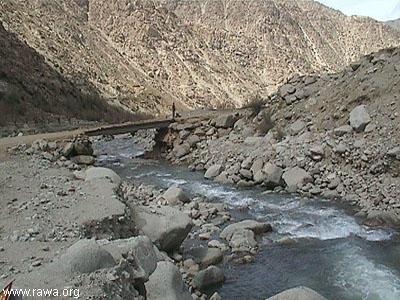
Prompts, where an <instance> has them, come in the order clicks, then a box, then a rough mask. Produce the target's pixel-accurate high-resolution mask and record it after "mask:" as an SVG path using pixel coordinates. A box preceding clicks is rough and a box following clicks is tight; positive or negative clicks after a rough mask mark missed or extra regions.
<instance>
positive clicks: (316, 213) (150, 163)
mask: <svg viewBox="0 0 400 300" xmlns="http://www.w3.org/2000/svg"><path fill="white" fill-rule="evenodd" d="M95 147H96V148H97V150H98V151H99V152H100V153H106V154H105V155H101V156H100V157H99V159H98V163H99V164H100V165H103V166H106V167H110V168H112V169H114V170H115V171H116V172H117V173H118V174H120V175H121V176H122V177H123V178H124V179H128V180H129V179H131V180H136V181H139V182H143V183H146V184H151V185H153V186H155V187H159V188H168V187H170V186H171V185H177V186H180V187H182V188H183V189H184V190H185V191H186V192H187V193H188V194H189V195H192V196H193V195H196V194H200V195H204V196H207V197H208V198H209V199H210V200H211V201H216V202H223V203H227V204H228V205H229V206H230V208H231V210H232V214H233V215H234V216H235V218H236V221H239V220H240V219H248V218H252V219H255V220H258V221H262V222H267V223H270V224H271V225H272V227H273V229H274V232H273V233H270V234H266V235H264V236H262V237H261V240H259V250H260V251H259V254H257V256H256V260H255V262H254V263H251V264H247V265H235V264H232V263H225V264H223V265H222V266H221V267H222V268H223V269H224V270H225V274H226V276H227V280H226V282H225V283H224V284H223V285H222V286H221V287H220V288H219V289H218V290H217V291H218V292H219V294H220V295H221V296H222V297H223V299H266V298H268V297H270V296H272V295H274V294H276V293H278V292H280V291H282V290H285V289H288V288H291V287H295V286H299V285H305V286H308V287H310V288H312V289H314V290H316V291H318V292H319V293H321V294H322V295H324V296H325V297H327V298H328V299H332V300H336V299H337V300H359V299H363V300H399V299H400V242H399V241H400V239H399V236H398V233H397V232H394V231H393V230H390V229H388V228H381V229H371V228H368V227H365V226H362V225H360V223H361V220H358V219H357V218H355V217H353V214H352V211H351V209H350V208H349V207H346V206H345V205H343V204H340V203H339V204H338V203H337V201H336V202H332V201H327V200H323V199H303V198H299V197H294V196H287V195H285V196H284V195H276V194H265V193H263V191H262V190H261V189H257V188H253V189H248V190H243V189H242V190H241V189H236V188H234V187H231V186H225V185H221V184H218V183H214V182H212V181H208V180H205V179H204V178H203V174H201V173H198V172H190V171H188V170H187V169H186V168H185V167H183V166H175V165H171V164H169V163H168V162H165V161H157V160H145V159H140V158H138V156H139V155H141V154H142V153H143V151H142V150H141V149H140V148H139V147H138V146H136V145H134V144H133V142H132V140H130V139H126V138H121V137H120V138H116V139H114V140H112V141H109V142H104V141H103V142H100V143H98V144H96V145H95Z"/></svg>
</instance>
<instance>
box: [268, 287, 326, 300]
mask: <svg viewBox="0 0 400 300" xmlns="http://www.w3.org/2000/svg"><path fill="white" fill-rule="evenodd" d="M266 300H327V299H326V298H325V297H323V296H321V295H320V294H318V293H317V292H315V291H313V290H312V289H309V288H308V287H305V286H299V287H295V288H292V289H289V290H286V291H283V292H282V293H279V294H277V295H275V296H273V297H270V298H268V299H266Z"/></svg>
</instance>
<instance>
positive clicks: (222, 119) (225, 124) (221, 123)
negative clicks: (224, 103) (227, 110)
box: [212, 114, 238, 128]
mask: <svg viewBox="0 0 400 300" xmlns="http://www.w3.org/2000/svg"><path fill="white" fill-rule="evenodd" d="M237 120H238V117H237V115H235V114H225V115H222V116H219V117H218V118H216V119H215V120H213V122H212V123H213V124H215V125H214V126H215V127H217V128H231V127H233V125H234V124H235V122H236V121H237Z"/></svg>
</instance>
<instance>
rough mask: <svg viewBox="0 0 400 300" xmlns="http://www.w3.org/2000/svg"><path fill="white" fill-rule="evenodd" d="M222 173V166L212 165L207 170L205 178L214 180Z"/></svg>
mask: <svg viewBox="0 0 400 300" xmlns="http://www.w3.org/2000/svg"><path fill="white" fill-rule="evenodd" d="M221 172H222V165H220V164H217V165H212V166H210V167H209V168H208V169H207V171H206V173H205V174H204V177H205V178H207V179H212V178H214V177H217V176H218V175H219V174H220V173H221Z"/></svg>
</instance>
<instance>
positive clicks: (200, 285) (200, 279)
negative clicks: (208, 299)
mask: <svg viewBox="0 0 400 300" xmlns="http://www.w3.org/2000/svg"><path fill="white" fill-rule="evenodd" d="M224 281H225V275H224V272H222V270H221V269H220V268H218V267H216V266H209V267H208V268H207V269H205V270H203V271H200V272H199V273H197V274H196V275H195V276H194V278H193V282H192V285H193V286H194V287H195V288H197V289H199V290H207V289H208V288H210V287H213V286H216V285H218V284H221V283H222V282H224Z"/></svg>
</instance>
